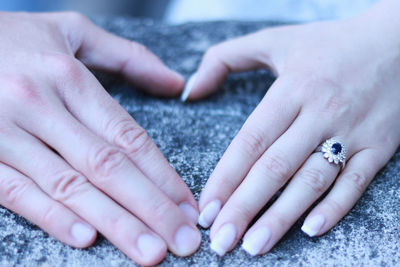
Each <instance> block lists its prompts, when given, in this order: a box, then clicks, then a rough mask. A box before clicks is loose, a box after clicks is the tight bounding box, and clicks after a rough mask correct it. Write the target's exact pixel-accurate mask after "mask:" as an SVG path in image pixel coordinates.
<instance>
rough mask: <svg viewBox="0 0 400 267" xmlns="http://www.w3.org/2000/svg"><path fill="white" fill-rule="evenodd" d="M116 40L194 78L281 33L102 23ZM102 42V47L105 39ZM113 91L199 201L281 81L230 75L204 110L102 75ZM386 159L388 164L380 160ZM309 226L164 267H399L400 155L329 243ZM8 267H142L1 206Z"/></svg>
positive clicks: (2, 256) (102, 244) (3, 258)
mask: <svg viewBox="0 0 400 267" xmlns="http://www.w3.org/2000/svg"><path fill="white" fill-rule="evenodd" d="M95 22H96V23H98V24H99V25H100V26H102V27H104V28H106V29H107V30H109V31H112V32H114V33H115V34H118V35H121V36H124V37H126V38H129V39H133V40H136V41H138V42H141V43H143V44H145V45H146V46H147V47H149V48H150V50H152V51H153V52H154V53H156V54H157V55H158V56H159V57H161V59H162V60H163V61H164V62H165V63H166V64H167V65H168V66H170V67H171V68H173V69H175V70H177V71H179V72H181V73H182V74H184V75H186V76H189V75H190V74H191V73H192V72H194V71H195V70H196V67H197V65H198V63H199V61H200V59H201V56H202V54H203V53H204V51H205V50H206V49H207V48H208V47H209V46H210V45H212V44H214V43H217V42H220V41H222V40H225V39H227V38H232V37H235V36H238V35H242V34H245V33H249V32H252V31H255V30H257V29H260V28H263V27H266V26H271V25H274V23H270V22H251V23H246V22H208V23H190V24H184V25H177V26H170V25H163V24H159V23H155V22H152V21H148V20H136V19H130V18H105V17H101V18H96V19H95ZM99 42H101V40H99ZM99 78H100V80H101V81H102V83H103V85H104V87H105V88H106V89H107V90H108V91H109V92H110V93H111V94H112V95H113V96H114V98H115V99H117V100H118V101H119V102H120V103H121V105H122V106H123V107H124V108H125V109H126V110H128V111H129V112H130V114H131V115H132V116H133V117H134V118H135V119H136V120H137V121H138V122H139V123H140V124H141V125H142V126H143V127H144V128H145V129H146V130H147V131H148V133H149V135H150V136H151V137H152V138H153V140H154V141H155V142H156V144H157V145H158V146H159V147H160V149H161V151H162V152H163V153H164V155H165V156H166V157H167V159H168V160H169V162H170V163H171V164H172V165H173V167H174V168H175V169H176V170H177V172H178V173H179V174H180V175H181V176H182V177H183V179H184V180H185V182H186V183H187V184H188V186H189V187H190V188H191V190H192V191H193V193H194V194H195V196H196V198H198V196H199V193H200V191H201V188H202V187H203V186H204V184H205V182H206V180H207V178H208V177H209V175H210V173H211V171H212V170H213V168H214V167H215V165H216V164H217V162H218V160H219V159H220V157H221V156H222V154H223V152H224V150H225V149H226V147H227V146H228V144H229V143H230V141H231V140H232V138H233V137H234V136H235V134H236V133H237V132H238V130H239V129H240V127H241V126H242V124H243V123H244V121H245V120H246V118H247V117H248V115H249V114H250V113H251V111H252V110H253V109H254V108H255V107H256V105H257V104H258V103H259V101H260V100H261V98H262V97H263V95H264V94H265V92H266V90H267V88H268V87H269V86H270V85H271V84H272V82H273V81H274V77H273V76H272V75H271V74H270V73H268V72H266V71H257V72H249V73H242V74H234V75H230V76H229V77H228V79H227V81H226V82H225V84H224V85H223V86H222V88H221V90H220V91H219V93H217V94H216V95H213V96H211V97H209V98H208V99H205V100H203V101H200V102H196V103H189V104H182V103H180V101H179V100H178V99H161V98H154V97H151V96H148V95H145V94H143V93H141V92H140V91H138V90H136V89H135V88H133V87H132V86H131V85H129V84H127V83H126V82H124V81H123V80H122V79H121V78H119V77H113V76H108V75H99ZM378 156H379V155H378ZM303 219H304V218H302V219H300V220H299V221H298V222H297V223H296V224H295V225H294V226H293V227H292V229H291V230H290V231H289V232H288V233H287V234H286V236H285V237H284V238H283V239H282V240H281V242H280V243H278V245H276V246H275V248H274V249H273V250H272V251H271V252H270V253H269V254H267V255H264V256H259V257H250V256H248V255H247V254H246V253H245V252H244V251H243V250H242V249H240V247H239V246H237V248H236V249H235V250H233V251H232V252H231V253H229V254H227V255H226V256H225V257H218V256H217V255H216V254H215V253H213V252H212V251H211V250H210V249H209V245H210V243H209V239H208V234H209V233H208V231H204V230H202V233H203V242H202V245H201V248H200V249H199V251H198V252H197V253H196V254H194V255H193V256H191V257H187V258H177V257H175V256H173V255H172V254H168V256H167V257H166V259H165V260H164V261H163V262H162V263H161V265H163V266H241V265H243V266H396V265H397V266H399V265H400V152H397V153H396V155H395V156H394V157H393V158H392V160H391V161H390V162H389V163H388V164H387V166H386V167H385V168H384V169H383V170H382V171H381V172H380V173H379V174H378V175H377V177H376V178H375V179H374V181H373V182H372V183H371V185H370V186H369V188H368V190H367V191H366V192H365V193H364V195H363V197H362V198H361V200H360V201H359V202H358V204H357V205H356V206H355V208H354V209H353V210H352V211H351V212H350V213H349V214H348V215H347V216H346V217H345V218H344V219H343V220H342V221H341V222H340V223H339V224H338V225H337V226H336V227H335V228H334V229H333V230H332V231H330V232H329V233H328V234H326V235H324V236H322V237H320V238H309V237H307V236H306V235H305V234H303V233H302V232H301V230H300V227H301V224H302V221H303ZM0 240H1V242H0V265H1V266H11V265H24V266H38V265H39V266H135V264H134V263H133V262H132V261H131V260H129V259H128V258H127V257H126V256H124V255H123V254H122V253H121V252H120V251H119V250H118V249H116V248H115V247H114V246H113V245H112V244H110V243H109V242H108V241H107V240H105V239H103V238H102V237H99V238H98V239H97V241H96V243H95V244H94V245H93V246H92V247H90V248H88V249H85V250H80V249H73V248H71V247H69V246H67V245H63V244H62V243H60V242H58V241H56V240H55V239H53V238H52V237H50V236H48V235H47V234H46V233H44V232H43V231H41V230H40V229H38V228H37V227H36V226H34V225H32V224H30V223H29V222H27V221H26V220H25V219H23V218H21V217H19V216H18V215H16V214H14V213H12V212H10V211H8V210H6V209H4V208H2V207H0Z"/></svg>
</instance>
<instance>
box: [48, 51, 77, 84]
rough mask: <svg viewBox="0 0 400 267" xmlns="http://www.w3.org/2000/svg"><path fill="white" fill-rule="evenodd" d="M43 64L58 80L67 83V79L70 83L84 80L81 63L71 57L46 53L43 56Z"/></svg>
mask: <svg viewBox="0 0 400 267" xmlns="http://www.w3.org/2000/svg"><path fill="white" fill-rule="evenodd" d="M43 62H45V64H46V65H47V67H48V68H49V69H50V70H51V71H52V73H53V75H55V78H56V79H57V80H62V81H65V80H66V79H67V80H68V81H69V82H71V81H76V82H79V81H80V80H82V71H81V67H80V64H79V61H78V60H77V59H75V58H74V57H72V56H70V55H66V54H62V53H50V52H46V53H44V54H43Z"/></svg>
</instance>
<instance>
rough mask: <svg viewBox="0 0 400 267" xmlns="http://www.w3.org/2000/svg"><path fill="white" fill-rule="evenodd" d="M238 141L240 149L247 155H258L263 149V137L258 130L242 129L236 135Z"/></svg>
mask: <svg viewBox="0 0 400 267" xmlns="http://www.w3.org/2000/svg"><path fill="white" fill-rule="evenodd" d="M238 141H239V144H240V146H241V147H242V150H243V152H244V153H246V154H247V155H249V156H250V155H254V154H256V155H259V154H260V153H262V152H263V151H264V149H265V138H264V136H263V134H262V133H261V132H260V131H258V130H243V132H242V133H241V134H239V135H238Z"/></svg>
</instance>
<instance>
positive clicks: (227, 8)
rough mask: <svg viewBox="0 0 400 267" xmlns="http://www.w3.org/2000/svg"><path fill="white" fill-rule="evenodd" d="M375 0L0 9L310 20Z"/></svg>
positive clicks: (11, 2) (93, 2)
mask: <svg viewBox="0 0 400 267" xmlns="http://www.w3.org/2000/svg"><path fill="white" fill-rule="evenodd" d="M376 1H377V0H351V1H349V0H0V10H2V11H36V12H37V11H63V10H75V11H79V12H81V13H83V14H85V15H88V16H94V15H108V16H110V15H111V16H114V15H124V16H135V17H147V18H152V19H155V20H160V21H164V22H166V23H171V24H178V23H185V22H188V21H205V20H280V21H299V22H306V21H314V20H326V19H335V18H346V17H349V16H352V15H354V14H356V13H358V12H360V11H362V10H364V9H366V8H368V7H369V6H370V5H372V4H373V3H374V2H376Z"/></svg>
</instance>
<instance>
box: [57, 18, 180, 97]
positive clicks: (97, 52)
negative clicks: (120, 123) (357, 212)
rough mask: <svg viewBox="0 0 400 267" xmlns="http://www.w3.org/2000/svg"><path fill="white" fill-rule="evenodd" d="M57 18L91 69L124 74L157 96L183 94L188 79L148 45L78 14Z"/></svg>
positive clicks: (75, 52)
mask: <svg viewBox="0 0 400 267" xmlns="http://www.w3.org/2000/svg"><path fill="white" fill-rule="evenodd" d="M54 19H55V20H56V21H57V22H58V24H60V25H61V27H63V29H64V31H65V32H66V35H67V36H70V39H72V40H71V41H70V42H71V45H72V46H73V47H72V49H73V53H74V54H76V56H77V58H78V59H79V60H81V61H82V62H83V63H84V64H86V65H87V66H89V67H93V68H96V69H100V70H106V71H111V72H117V73H120V74H122V75H123V76H125V77H126V78H127V79H128V80H129V81H131V82H133V83H134V84H136V85H138V86H139V87H141V88H143V89H145V90H146V91H147V92H149V93H152V94H155V95H161V96H176V95H178V94H179V93H180V92H181V90H182V88H183V86H184V83H185V80H184V78H183V77H182V76H181V75H180V74H178V73H177V72H174V71H172V70H170V69H169V68H168V67H167V66H165V65H164V64H163V63H162V62H161V60H160V59H159V58H158V57H157V56H155V55H154V54H153V53H152V52H150V51H149V50H148V49H147V48H146V47H145V46H143V45H141V44H138V43H136V42H133V41H130V40H127V39H124V38H120V37H117V36H115V35H113V34H111V33H108V32H106V31H104V30H103V29H101V28H99V27H97V26H96V25H94V24H93V23H92V22H90V21H89V20H88V19H86V18H85V17H84V16H82V15H79V14H76V13H63V15H60V14H57V15H55V16H54Z"/></svg>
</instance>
